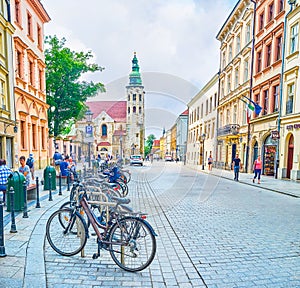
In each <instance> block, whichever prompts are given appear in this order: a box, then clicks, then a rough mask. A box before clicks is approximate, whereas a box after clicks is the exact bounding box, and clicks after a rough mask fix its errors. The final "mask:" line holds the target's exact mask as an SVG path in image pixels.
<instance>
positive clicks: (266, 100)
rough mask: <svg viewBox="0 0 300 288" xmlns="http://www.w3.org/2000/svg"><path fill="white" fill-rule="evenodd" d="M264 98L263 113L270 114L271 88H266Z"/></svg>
mask: <svg viewBox="0 0 300 288" xmlns="http://www.w3.org/2000/svg"><path fill="white" fill-rule="evenodd" d="M263 93H264V94H263V95H264V98H263V107H262V108H263V110H262V115H267V114H268V106H269V105H268V103H269V90H268V89H267V90H265V91H264V92H263Z"/></svg>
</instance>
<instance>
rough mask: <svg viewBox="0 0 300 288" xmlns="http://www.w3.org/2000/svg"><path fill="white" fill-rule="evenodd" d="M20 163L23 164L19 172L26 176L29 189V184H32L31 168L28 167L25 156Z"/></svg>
mask: <svg viewBox="0 0 300 288" xmlns="http://www.w3.org/2000/svg"><path fill="white" fill-rule="evenodd" d="M19 161H20V164H21V166H20V167H19V172H20V173H22V174H23V175H24V176H25V179H26V186H27V187H28V186H29V184H30V179H31V173H30V168H29V166H28V165H26V158H25V156H21V157H20V159H19Z"/></svg>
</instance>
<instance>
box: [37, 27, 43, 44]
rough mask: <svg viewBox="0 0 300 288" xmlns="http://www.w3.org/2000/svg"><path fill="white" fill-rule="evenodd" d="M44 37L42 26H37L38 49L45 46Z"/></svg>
mask: <svg viewBox="0 0 300 288" xmlns="http://www.w3.org/2000/svg"><path fill="white" fill-rule="evenodd" d="M42 39H43V37H42V28H41V26H40V25H38V24H37V43H38V47H39V48H40V49H42V44H43V41H42Z"/></svg>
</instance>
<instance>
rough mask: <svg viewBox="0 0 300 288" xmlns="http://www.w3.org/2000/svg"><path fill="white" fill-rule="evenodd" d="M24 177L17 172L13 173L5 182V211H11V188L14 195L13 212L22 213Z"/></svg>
mask: <svg viewBox="0 0 300 288" xmlns="http://www.w3.org/2000/svg"><path fill="white" fill-rule="evenodd" d="M25 180H26V179H25V176H24V175H23V174H22V173H20V172H18V171H14V172H13V173H12V177H9V178H8V182H7V191H6V200H7V211H11V209H10V194H9V191H10V188H11V187H13V188H14V191H15V194H14V208H15V211H22V210H23V209H24V190H23V183H24V181H25Z"/></svg>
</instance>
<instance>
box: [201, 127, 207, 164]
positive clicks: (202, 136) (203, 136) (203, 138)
mask: <svg viewBox="0 0 300 288" xmlns="http://www.w3.org/2000/svg"><path fill="white" fill-rule="evenodd" d="M205 137H206V134H205V133H203V134H201V135H200V140H201V142H202V170H204V155H205V153H204V141H205Z"/></svg>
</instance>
